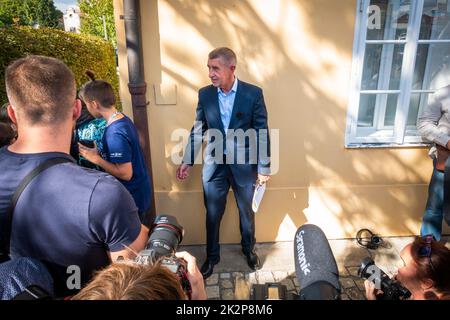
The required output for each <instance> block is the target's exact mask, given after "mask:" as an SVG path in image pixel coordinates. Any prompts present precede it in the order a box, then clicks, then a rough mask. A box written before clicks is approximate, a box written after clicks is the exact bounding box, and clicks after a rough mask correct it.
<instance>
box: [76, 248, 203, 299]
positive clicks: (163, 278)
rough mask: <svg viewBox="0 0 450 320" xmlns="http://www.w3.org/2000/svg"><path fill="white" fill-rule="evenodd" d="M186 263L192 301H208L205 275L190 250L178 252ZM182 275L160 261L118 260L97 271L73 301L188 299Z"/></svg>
mask: <svg viewBox="0 0 450 320" xmlns="http://www.w3.org/2000/svg"><path fill="white" fill-rule="evenodd" d="M176 256H177V258H181V259H184V260H185V261H186V263H187V271H188V272H187V276H188V279H189V282H190V284H191V289H192V292H191V300H206V291H205V286H204V283H203V277H202V274H201V273H200V271H199V270H198V268H197V264H196V260H195V258H194V257H193V256H191V255H190V254H189V253H187V252H177V253H176ZM185 299H188V297H187V295H186V294H185V292H184V291H183V288H182V286H181V284H180V280H179V278H178V277H177V276H176V275H175V274H174V273H173V272H171V271H169V270H168V269H167V268H165V267H163V266H161V264H160V263H155V264H153V265H140V264H136V263H133V262H131V261H126V262H117V263H114V264H112V265H110V266H109V267H108V268H106V269H104V270H102V271H100V272H98V273H97V274H96V275H95V277H94V279H93V280H92V281H91V282H90V283H89V284H88V285H87V286H86V287H85V288H83V289H82V290H81V291H80V292H79V293H78V294H77V295H75V296H74V297H73V298H72V300H185Z"/></svg>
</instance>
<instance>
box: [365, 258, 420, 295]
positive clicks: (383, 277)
mask: <svg viewBox="0 0 450 320" xmlns="http://www.w3.org/2000/svg"><path fill="white" fill-rule="evenodd" d="M358 276H359V277H360V278H364V279H367V280H369V281H372V282H373V283H375V287H376V288H378V289H381V290H382V291H383V294H380V295H377V299H378V300H406V299H408V298H409V297H410V296H411V292H409V290H408V289H406V288H405V287H403V286H402V285H401V284H400V283H399V282H398V281H396V280H394V279H391V278H389V276H388V275H387V274H386V273H384V272H383V270H381V269H380V268H379V267H377V265H376V264H375V262H374V261H373V260H372V259H371V258H370V257H367V258H364V259H363V260H362V262H361V267H360V268H359V270H358Z"/></svg>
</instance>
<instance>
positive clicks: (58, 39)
mask: <svg viewBox="0 0 450 320" xmlns="http://www.w3.org/2000/svg"><path fill="white" fill-rule="evenodd" d="M29 54H35V55H43V56H49V57H55V58H58V59H61V60H62V61H64V62H65V63H66V64H67V65H68V66H69V68H71V69H72V71H73V73H74V74H75V78H76V81H77V86H78V88H79V87H80V86H81V85H82V84H83V83H85V82H86V81H89V79H88V78H87V76H86V75H85V74H84V72H85V71H86V69H89V70H92V71H93V72H94V73H95V76H96V78H97V79H103V80H106V81H108V82H109V83H111V84H112V86H113V87H114V90H115V92H116V97H117V101H118V103H117V107H118V108H120V109H121V104H120V98H119V81H118V78H117V71H116V56H115V51H114V48H113V47H112V45H111V44H110V43H109V42H107V41H105V40H103V39H102V38H98V37H95V36H89V35H81V34H75V33H69V32H64V31H61V30H56V29H48V28H41V29H33V28H31V27H11V28H0V66H1V69H0V103H3V102H7V101H8V98H7V96H6V90H5V69H6V67H7V66H8V65H9V64H10V63H11V62H12V61H13V60H16V59H18V58H21V57H24V56H26V55H29Z"/></svg>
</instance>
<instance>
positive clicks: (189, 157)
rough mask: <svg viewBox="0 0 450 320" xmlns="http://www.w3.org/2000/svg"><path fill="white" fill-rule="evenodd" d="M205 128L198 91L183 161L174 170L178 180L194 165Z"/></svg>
mask: <svg viewBox="0 0 450 320" xmlns="http://www.w3.org/2000/svg"><path fill="white" fill-rule="evenodd" d="M207 129H208V126H207V123H206V117H205V113H204V110H203V106H202V105H201V104H200V93H199V101H198V104H197V109H196V111H195V123H194V126H193V127H192V129H191V133H190V135H189V141H188V144H187V146H186V150H185V151H184V156H183V161H182V163H181V165H180V166H179V167H178V169H177V172H176V177H177V179H178V180H180V181H183V180H184V179H186V178H187V177H189V172H190V170H191V167H192V166H193V165H194V162H195V158H196V157H197V155H198V153H199V152H200V151H201V146H202V144H203V135H204V134H205V132H206V130H207Z"/></svg>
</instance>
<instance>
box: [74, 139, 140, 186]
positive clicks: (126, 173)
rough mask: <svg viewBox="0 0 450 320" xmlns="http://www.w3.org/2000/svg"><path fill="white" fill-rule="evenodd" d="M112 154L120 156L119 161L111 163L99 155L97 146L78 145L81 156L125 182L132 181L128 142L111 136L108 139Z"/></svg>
mask: <svg viewBox="0 0 450 320" xmlns="http://www.w3.org/2000/svg"><path fill="white" fill-rule="evenodd" d="M106 143H108V149H109V152H110V154H114V155H120V158H119V159H115V161H114V162H109V161H107V160H105V159H103V158H102V157H101V156H100V154H99V153H98V149H97V144H96V143H95V141H94V147H93V148H89V147H86V146H85V145H82V144H81V143H78V148H79V151H80V155H81V156H82V157H84V158H85V159H87V160H88V161H90V162H92V163H93V164H95V165H98V166H100V167H102V168H103V169H104V170H105V171H106V172H108V173H109V174H111V175H113V176H114V177H116V178H119V179H121V180H124V181H130V180H131V178H132V177H133V165H132V164H131V148H130V146H129V143H128V141H126V139H124V138H123V137H122V136H121V135H111V136H108V137H107V139H106Z"/></svg>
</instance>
